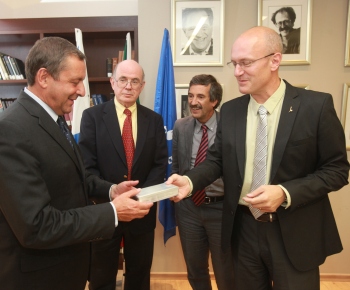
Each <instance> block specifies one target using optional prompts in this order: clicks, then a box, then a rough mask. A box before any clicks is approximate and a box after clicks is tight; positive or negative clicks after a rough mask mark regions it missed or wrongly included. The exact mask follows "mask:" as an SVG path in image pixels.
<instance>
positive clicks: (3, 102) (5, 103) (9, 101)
mask: <svg viewBox="0 0 350 290" xmlns="http://www.w3.org/2000/svg"><path fill="white" fill-rule="evenodd" d="M16 100H17V99H6V98H2V99H0V102H1V106H2V108H3V110H5V109H7V108H8V107H9V106H10V105H11V104H13V102H14V101H16Z"/></svg>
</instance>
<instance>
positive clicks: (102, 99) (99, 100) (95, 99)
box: [91, 94, 107, 106]
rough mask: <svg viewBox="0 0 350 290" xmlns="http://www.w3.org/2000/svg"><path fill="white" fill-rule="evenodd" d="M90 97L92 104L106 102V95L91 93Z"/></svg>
mask: <svg viewBox="0 0 350 290" xmlns="http://www.w3.org/2000/svg"><path fill="white" fill-rule="evenodd" d="M91 98H92V103H93V105H94V106H96V105H99V104H102V103H104V102H107V97H106V96H105V95H102V94H92V95H91Z"/></svg>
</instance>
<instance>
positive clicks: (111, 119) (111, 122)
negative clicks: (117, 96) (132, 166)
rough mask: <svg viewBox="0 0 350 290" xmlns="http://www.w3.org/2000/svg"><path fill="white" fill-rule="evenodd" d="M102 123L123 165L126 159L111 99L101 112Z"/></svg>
mask: <svg viewBox="0 0 350 290" xmlns="http://www.w3.org/2000/svg"><path fill="white" fill-rule="evenodd" d="M103 113H104V114H103V116H102V118H103V122H104V123H105V125H106V128H107V130H108V133H109V136H110V138H111V140H112V143H113V145H114V147H115V150H116V151H117V153H118V155H119V156H120V158H121V160H123V162H124V165H125V166H127V164H126V157H125V152H124V145H123V140H122V132H121V131H120V126H119V120H118V116H117V113H116V110H115V105H114V101H113V99H112V100H111V101H109V102H108V103H107V104H106V107H105V109H104V112H103Z"/></svg>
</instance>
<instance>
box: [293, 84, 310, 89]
mask: <svg viewBox="0 0 350 290" xmlns="http://www.w3.org/2000/svg"><path fill="white" fill-rule="evenodd" d="M294 86H295V87H297V88H301V89H305V90H308V89H310V87H309V85H306V84H298V85H294Z"/></svg>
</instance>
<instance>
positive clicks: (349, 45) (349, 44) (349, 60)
mask: <svg viewBox="0 0 350 290" xmlns="http://www.w3.org/2000/svg"><path fill="white" fill-rule="evenodd" d="M345 66H350V0H349V7H348V24H347V29H346V45H345Z"/></svg>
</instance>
